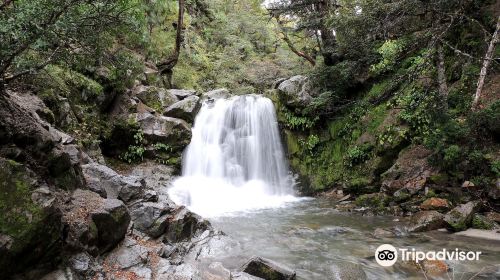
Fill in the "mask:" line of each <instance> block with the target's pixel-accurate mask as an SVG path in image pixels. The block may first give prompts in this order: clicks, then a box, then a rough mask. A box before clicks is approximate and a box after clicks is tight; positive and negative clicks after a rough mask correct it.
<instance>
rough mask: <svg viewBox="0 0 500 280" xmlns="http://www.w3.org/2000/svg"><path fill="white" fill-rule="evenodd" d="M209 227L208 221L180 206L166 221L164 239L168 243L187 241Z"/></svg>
mask: <svg viewBox="0 0 500 280" xmlns="http://www.w3.org/2000/svg"><path fill="white" fill-rule="evenodd" d="M209 227H210V226H209V223H208V221H206V220H204V219H203V218H201V217H200V216H198V215H196V214H194V213H193V212H191V211H189V210H188V209H187V208H185V207H184V206H181V207H179V208H178V209H176V210H175V213H174V214H173V216H172V217H170V219H169V221H168V227H167V228H166V231H165V239H166V241H168V242H170V243H175V242H180V241H184V240H189V239H191V238H193V237H194V236H195V235H196V234H197V233H199V232H203V231H205V230H206V229H208V228H209Z"/></svg>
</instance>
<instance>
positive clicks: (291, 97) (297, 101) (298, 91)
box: [278, 76, 316, 108]
mask: <svg viewBox="0 0 500 280" xmlns="http://www.w3.org/2000/svg"><path fill="white" fill-rule="evenodd" d="M278 93H279V96H280V99H282V100H283V101H284V102H285V103H286V105H288V106H290V107H294V108H305V107H306V106H307V105H309V104H310V103H311V101H312V98H313V96H315V95H316V93H315V91H314V90H313V88H312V86H311V83H310V81H309V78H307V77H305V76H293V77H291V78H290V79H288V80H286V81H283V82H281V83H280V84H279V86H278Z"/></svg>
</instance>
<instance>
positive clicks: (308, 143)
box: [299, 134, 319, 154]
mask: <svg viewBox="0 0 500 280" xmlns="http://www.w3.org/2000/svg"><path fill="white" fill-rule="evenodd" d="M318 144H319V137H318V136H317V135H316V134H311V135H309V136H308V137H307V138H306V139H305V140H304V139H299V145H300V146H301V147H303V148H304V149H305V150H307V151H308V152H309V153H311V154H312V152H313V150H314V148H315V147H316V146H317V145H318Z"/></svg>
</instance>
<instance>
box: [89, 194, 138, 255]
mask: <svg viewBox="0 0 500 280" xmlns="http://www.w3.org/2000/svg"><path fill="white" fill-rule="evenodd" d="M91 217H92V221H93V222H94V224H95V225H96V228H97V246H98V247H99V248H100V250H101V252H105V251H107V250H109V249H111V248H113V247H115V245H116V244H118V242H120V241H121V240H122V239H123V238H124V237H125V234H126V233H127V228H128V225H129V223H130V214H129V212H128V209H127V207H126V206H125V204H124V203H123V201H121V200H118V199H105V200H104V202H103V204H102V207H101V208H99V209H95V210H94V211H92V213H91Z"/></svg>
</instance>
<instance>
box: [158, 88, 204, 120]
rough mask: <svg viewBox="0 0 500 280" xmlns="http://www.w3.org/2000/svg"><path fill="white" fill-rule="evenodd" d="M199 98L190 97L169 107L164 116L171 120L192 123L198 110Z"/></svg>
mask: <svg viewBox="0 0 500 280" xmlns="http://www.w3.org/2000/svg"><path fill="white" fill-rule="evenodd" d="M200 107H201V104H200V98H199V97H198V96H196V95H191V96H188V97H186V98H184V99H183V100H181V101H179V102H176V103H174V104H172V105H170V106H169V107H168V108H167V109H166V110H165V112H164V115H165V116H167V117H172V118H179V119H183V120H186V121H188V122H193V120H194V118H195V117H196V114H198V111H199V110H200Z"/></svg>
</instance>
